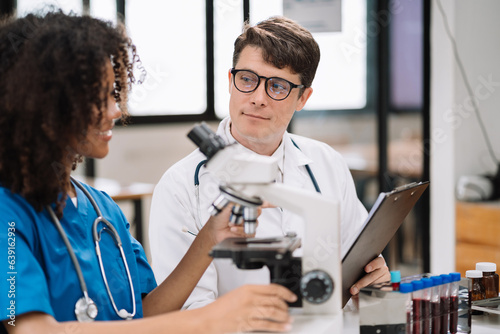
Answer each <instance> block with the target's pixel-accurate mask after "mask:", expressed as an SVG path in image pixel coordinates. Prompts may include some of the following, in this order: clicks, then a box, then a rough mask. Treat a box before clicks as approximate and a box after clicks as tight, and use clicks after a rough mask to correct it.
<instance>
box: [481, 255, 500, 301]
mask: <svg viewBox="0 0 500 334" xmlns="http://www.w3.org/2000/svg"><path fill="white" fill-rule="evenodd" d="M476 270H480V271H482V272H483V280H482V281H483V285H484V291H485V295H486V298H495V297H498V274H497V273H496V272H495V271H496V270H497V265H496V264H495V263H492V262H478V263H476Z"/></svg>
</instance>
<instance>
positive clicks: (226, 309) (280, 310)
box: [203, 284, 297, 333]
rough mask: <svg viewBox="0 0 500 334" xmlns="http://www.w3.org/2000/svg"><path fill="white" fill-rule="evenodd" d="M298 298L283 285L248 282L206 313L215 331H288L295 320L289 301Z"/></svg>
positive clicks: (210, 307) (205, 309)
mask: <svg viewBox="0 0 500 334" xmlns="http://www.w3.org/2000/svg"><path fill="white" fill-rule="evenodd" d="M295 300H297V296H296V295H295V294H293V293H292V292H291V291H290V290H288V289H286V288H285V287H283V286H281V285H277V284H269V285H244V286H242V287H240V288H238V289H235V290H233V291H231V292H229V293H228V294H226V295H224V296H222V297H221V298H219V299H217V300H216V301H215V302H213V303H212V304H210V305H207V306H206V307H204V308H203V311H204V312H203V314H205V315H206V316H207V317H209V320H207V321H208V322H209V323H210V324H212V326H211V328H210V330H213V331H214V332H223V333H226V332H230V333H233V332H238V333H239V332H248V331H266V332H267V331H272V332H284V331H289V330H290V329H291V323H292V320H293V319H292V318H291V317H290V315H289V314H288V305H287V304H286V302H294V301H295ZM210 330H208V332H211V331H210Z"/></svg>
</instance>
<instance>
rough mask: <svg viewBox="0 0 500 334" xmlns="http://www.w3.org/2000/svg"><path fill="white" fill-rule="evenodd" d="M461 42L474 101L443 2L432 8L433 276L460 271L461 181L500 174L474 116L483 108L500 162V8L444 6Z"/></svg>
mask: <svg viewBox="0 0 500 334" xmlns="http://www.w3.org/2000/svg"><path fill="white" fill-rule="evenodd" d="M441 3H442V4H443V7H444V9H445V13H446V16H447V19H448V22H449V26H450V27H451V33H452V34H453V36H454V37H455V39H456V44H457V50H458V54H459V56H460V58H461V60H462V63H463V66H464V69H465V72H466V77H467V80H468V81H469V82H470V86H471V88H472V96H471V95H470V94H469V93H468V92H467V90H466V88H465V87H466V86H465V83H464V80H463V78H462V74H461V72H460V69H459V67H458V65H457V62H456V60H455V55H454V52H453V48H452V43H451V42H450V39H449V38H448V36H447V35H446V31H445V28H444V20H443V16H442V15H441V13H440V12H439V9H438V6H437V5H438V3H437V1H433V4H432V30H431V31H432V46H431V48H432V70H431V72H432V78H431V150H432V151H431V179H432V181H433V182H432V186H431V271H433V272H437V273H439V272H447V271H452V270H454V264H455V252H454V248H455V197H454V188H455V184H456V181H457V179H458V178H459V177H460V176H461V175H478V174H483V173H492V172H495V171H496V166H495V164H494V163H493V162H492V159H491V156H490V154H489V153H488V151H487V147H486V144H485V141H484V138H483V135H482V132H481V129H480V127H479V123H478V121H477V117H476V115H475V112H474V111H473V110H474V108H473V104H472V100H473V99H475V101H476V102H477V105H478V108H479V113H480V115H481V117H482V118H483V121H484V124H485V128H486V131H487V133H488V136H490V140H491V143H492V145H493V148H494V150H495V151H496V156H497V157H499V156H500V145H499V144H498V143H500V133H499V132H498V131H496V129H497V128H498V126H499V124H500V117H499V114H498V106H499V105H500V89H499V87H500V43H499V42H498V31H499V30H500V21H499V20H498V13H500V2H499V1H495V0H480V1H467V0H458V1H457V0H441Z"/></svg>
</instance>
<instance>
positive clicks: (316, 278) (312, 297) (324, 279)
mask: <svg viewBox="0 0 500 334" xmlns="http://www.w3.org/2000/svg"><path fill="white" fill-rule="evenodd" d="M333 288H334V284H333V280H332V278H331V277H330V275H328V273H326V272H324V271H322V270H313V271H310V272H308V273H307V274H305V275H304V276H302V278H301V280H300V292H301V293H302V297H303V298H304V299H305V300H307V301H308V302H309V303H311V304H321V303H324V302H326V301H327V300H328V299H329V298H330V297H331V296H332V293H333Z"/></svg>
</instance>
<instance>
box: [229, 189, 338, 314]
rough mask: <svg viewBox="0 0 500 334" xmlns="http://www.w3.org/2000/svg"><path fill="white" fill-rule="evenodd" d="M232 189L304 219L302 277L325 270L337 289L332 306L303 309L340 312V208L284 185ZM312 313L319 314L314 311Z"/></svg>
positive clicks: (330, 202)
mask: <svg viewBox="0 0 500 334" xmlns="http://www.w3.org/2000/svg"><path fill="white" fill-rule="evenodd" d="M233 186H235V188H236V189H238V191H240V192H242V193H244V194H245V195H247V196H255V197H260V198H261V199H264V200H266V201H268V202H270V203H271V204H273V205H277V206H280V207H282V208H285V209H288V210H290V211H292V212H294V213H297V214H298V215H300V216H302V217H303V218H304V219H305V225H306V226H305V228H304V234H305V235H304V237H303V240H302V248H303V256H302V273H303V274H304V275H305V274H306V273H308V272H310V271H312V270H316V269H322V270H324V271H325V272H327V273H328V274H329V275H330V276H331V278H332V279H333V282H334V284H335V285H336V286H335V289H334V295H333V296H332V298H331V299H330V300H329V301H327V302H326V303H325V304H328V303H330V304H331V305H324V304H323V305H321V306H318V305H311V304H305V305H304V308H318V307H322V311H326V310H330V311H331V310H339V309H341V298H340V295H341V282H342V276H341V264H340V263H341V261H340V258H341V250H340V209H339V207H340V206H339V204H338V203H337V202H335V201H333V200H331V199H328V198H326V197H324V196H323V195H321V194H318V193H316V192H313V191H307V190H304V189H297V188H293V187H290V186H287V185H285V184H282V183H267V184H239V185H237V186H236V185H233ZM311 311H312V312H313V313H316V312H317V310H316V311H314V310H312V309H311ZM327 312H328V311H327Z"/></svg>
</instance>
